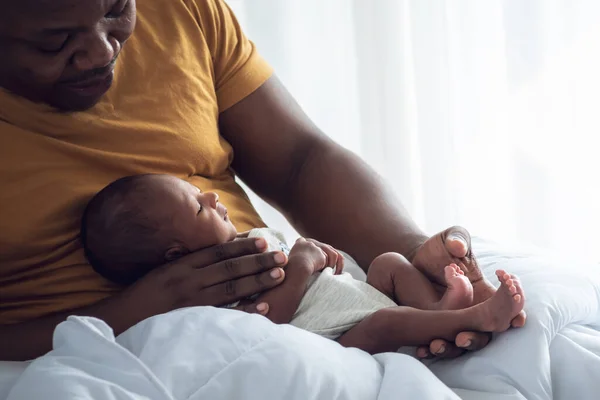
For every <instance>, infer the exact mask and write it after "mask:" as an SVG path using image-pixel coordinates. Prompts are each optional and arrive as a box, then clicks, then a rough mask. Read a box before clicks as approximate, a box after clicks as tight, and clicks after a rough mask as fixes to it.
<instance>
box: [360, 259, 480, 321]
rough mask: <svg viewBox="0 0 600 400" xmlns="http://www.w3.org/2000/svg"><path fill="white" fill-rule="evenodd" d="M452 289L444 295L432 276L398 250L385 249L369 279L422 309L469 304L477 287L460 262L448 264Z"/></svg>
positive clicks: (403, 302)
mask: <svg viewBox="0 0 600 400" xmlns="http://www.w3.org/2000/svg"><path fill="white" fill-rule="evenodd" d="M445 274H446V283H447V285H448V289H447V290H446V292H445V294H444V296H443V297H442V298H441V299H440V296H439V294H438V293H437V292H436V290H435V289H434V288H433V285H432V283H431V281H430V280H429V279H427V278H426V277H425V275H423V274H422V273H421V272H420V271H419V270H418V269H416V268H415V267H413V266H412V264H411V263H410V262H408V260H407V259H406V258H404V257H403V256H402V255H401V254H398V253H385V254H382V255H381V256H379V257H377V258H376V259H375V260H373V262H372V263H371V266H370V267H369V272H368V274H367V283H369V284H370V285H371V286H373V287H375V288H376V289H377V290H379V291H381V292H382V293H384V294H385V295H387V296H388V297H390V298H391V299H393V300H394V301H395V302H397V303H398V304H400V305H404V306H409V307H414V308H419V309H422V310H449V309H459V308H464V307H468V306H470V305H471V304H472V302H473V287H472V286H471V283H470V282H469V280H468V279H467V278H466V277H465V276H464V274H463V272H462V271H461V269H460V268H458V266H456V265H450V266H447V267H446V270H445Z"/></svg>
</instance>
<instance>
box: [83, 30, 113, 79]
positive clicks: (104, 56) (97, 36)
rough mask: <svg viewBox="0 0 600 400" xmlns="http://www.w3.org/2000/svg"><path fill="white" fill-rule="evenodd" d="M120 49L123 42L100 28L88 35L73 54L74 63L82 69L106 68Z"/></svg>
mask: <svg viewBox="0 0 600 400" xmlns="http://www.w3.org/2000/svg"><path fill="white" fill-rule="evenodd" d="M120 50H121V43H120V42H119V41H118V40H117V39H116V38H114V37H113V36H111V35H109V34H108V32H104V31H103V30H102V29H100V28H99V29H97V30H96V31H94V32H89V33H88V34H87V35H86V37H85V39H84V40H83V42H82V45H81V49H80V50H79V51H77V52H76V53H75V55H74V56H73V63H74V64H75V67H76V68H77V69H78V70H80V71H89V70H93V69H98V68H104V67H106V66H107V65H108V64H110V63H111V61H113V60H114V58H115V57H116V56H117V54H119V51H120Z"/></svg>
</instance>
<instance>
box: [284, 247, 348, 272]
mask: <svg viewBox="0 0 600 400" xmlns="http://www.w3.org/2000/svg"><path fill="white" fill-rule="evenodd" d="M295 256H300V257H304V258H309V260H310V264H311V265H312V266H313V273H315V272H321V271H322V270H323V269H325V268H327V267H331V268H333V272H334V274H336V275H339V274H341V273H342V271H343V270H344V256H343V255H341V254H340V253H339V252H338V251H337V250H336V249H334V248H333V247H331V246H330V245H328V244H325V243H321V242H319V241H317V240H314V239H304V238H300V239H298V240H297V241H296V244H294V247H292V250H291V251H290V259H291V258H292V257H295Z"/></svg>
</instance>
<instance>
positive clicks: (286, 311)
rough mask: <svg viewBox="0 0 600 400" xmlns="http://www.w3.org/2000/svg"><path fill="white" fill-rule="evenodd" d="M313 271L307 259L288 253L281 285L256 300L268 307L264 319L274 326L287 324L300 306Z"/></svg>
mask: <svg viewBox="0 0 600 400" xmlns="http://www.w3.org/2000/svg"><path fill="white" fill-rule="evenodd" d="M313 271H314V267H313V265H312V263H311V261H310V259H308V257H302V256H295V255H292V254H291V253H290V258H289V261H288V264H287V266H286V268H285V280H284V281H283V283H282V284H280V285H279V286H277V287H275V288H273V289H271V290H269V291H267V292H265V293H263V294H262V295H260V296H259V297H258V299H257V300H256V302H257V303H263V302H264V303H267V304H268V305H269V312H268V313H267V315H266V317H267V318H269V319H270V320H271V321H273V322H274V323H276V324H287V323H289V322H290V321H291V320H292V317H293V316H294V313H295V312H296V310H297V309H298V306H299V305H300V301H301V300H302V297H303V296H304V292H305V291H306V285H307V284H308V280H309V279H310V277H311V275H312V274H313Z"/></svg>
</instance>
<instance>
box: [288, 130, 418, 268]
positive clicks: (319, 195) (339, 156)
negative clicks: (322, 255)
mask: <svg viewBox="0 0 600 400" xmlns="http://www.w3.org/2000/svg"><path fill="white" fill-rule="evenodd" d="M307 155H308V156H307V157H306V159H305V160H304V162H303V164H302V165H301V167H300V168H299V170H298V173H297V175H296V176H295V177H294V181H292V182H290V185H289V188H290V190H289V191H288V192H287V193H288V196H289V197H288V198H287V199H286V200H287V201H288V202H289V204H291V205H292V207H290V208H289V209H290V210H291V212H290V213H289V214H288V218H290V220H292V221H293V223H294V226H295V227H296V228H297V229H298V230H299V232H301V234H303V235H306V236H310V237H314V238H316V239H318V240H321V241H324V242H326V243H329V244H331V245H333V246H335V247H337V248H339V249H341V250H344V251H346V252H348V253H349V254H351V255H352V256H353V257H355V258H356V260H357V261H358V263H359V265H361V266H362V267H363V268H365V269H366V268H367V267H368V266H369V264H370V263H371V261H372V260H373V259H374V258H375V257H377V256H378V255H380V254H382V253H385V252H390V251H395V252H398V253H401V254H403V255H404V256H406V257H407V258H409V260H410V259H411V256H412V255H413V254H412V253H413V252H414V251H415V250H416V248H417V247H418V246H419V245H421V244H422V243H423V242H424V241H425V240H426V238H427V237H426V236H425V234H424V233H423V231H421V230H420V229H419V228H418V226H417V225H416V224H415V223H414V221H413V220H412V219H411V218H410V216H409V215H408V213H407V212H406V210H405V209H404V208H403V207H402V205H401V203H400V201H399V200H398V199H397V198H396V197H395V196H394V194H393V193H392V192H391V191H390V190H389V189H387V187H386V185H385V183H384V182H383V180H382V178H381V177H380V176H379V175H378V174H377V173H376V172H375V171H373V169H372V168H371V167H369V166H368V165H367V164H366V163H365V162H364V161H362V160H361V159H360V158H359V157H358V156H356V155H354V154H352V153H351V152H349V151H347V150H345V149H344V148H342V147H341V146H339V145H337V144H335V143H333V142H331V141H329V140H327V139H324V140H322V141H321V143H320V144H318V145H315V146H314V147H313V148H312V149H311V150H310V151H309V152H307Z"/></svg>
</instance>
